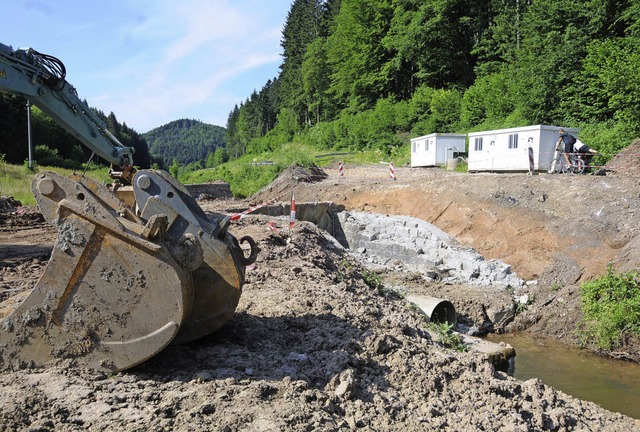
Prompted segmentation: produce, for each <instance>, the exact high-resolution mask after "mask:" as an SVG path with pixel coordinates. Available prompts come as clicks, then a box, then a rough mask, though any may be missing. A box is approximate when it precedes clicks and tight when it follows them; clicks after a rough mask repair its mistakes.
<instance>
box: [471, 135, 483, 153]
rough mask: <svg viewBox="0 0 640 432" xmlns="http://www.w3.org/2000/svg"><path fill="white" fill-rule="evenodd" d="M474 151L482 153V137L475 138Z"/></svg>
mask: <svg viewBox="0 0 640 432" xmlns="http://www.w3.org/2000/svg"><path fill="white" fill-rule="evenodd" d="M473 149H474V150H475V151H482V137H478V138H475V139H474V141H473Z"/></svg>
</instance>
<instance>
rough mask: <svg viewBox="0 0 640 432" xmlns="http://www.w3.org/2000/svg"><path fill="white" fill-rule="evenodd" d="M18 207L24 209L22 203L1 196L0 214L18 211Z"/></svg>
mask: <svg viewBox="0 0 640 432" xmlns="http://www.w3.org/2000/svg"><path fill="white" fill-rule="evenodd" d="M18 207H22V203H21V202H20V201H18V200H16V199H14V198H13V197H8V196H0V212H11V211H16V209H17V208H18Z"/></svg>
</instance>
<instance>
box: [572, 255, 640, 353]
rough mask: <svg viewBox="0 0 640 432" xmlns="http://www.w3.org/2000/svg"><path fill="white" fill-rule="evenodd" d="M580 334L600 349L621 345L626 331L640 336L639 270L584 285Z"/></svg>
mask: <svg viewBox="0 0 640 432" xmlns="http://www.w3.org/2000/svg"><path fill="white" fill-rule="evenodd" d="M581 292H582V314H583V320H582V323H581V336H582V342H583V344H587V343H589V342H592V341H594V342H595V343H596V344H597V345H598V346H599V347H600V348H601V349H605V350H609V349H612V348H615V347H618V346H620V344H621V342H622V341H623V339H624V336H625V335H627V334H636V335H640V275H639V274H638V272H637V271H633V272H627V273H619V274H618V273H615V272H614V270H613V268H612V267H609V269H608V270H607V274H606V275H605V276H603V277H601V278H599V279H595V280H593V281H590V282H586V283H584V284H582V286H581Z"/></svg>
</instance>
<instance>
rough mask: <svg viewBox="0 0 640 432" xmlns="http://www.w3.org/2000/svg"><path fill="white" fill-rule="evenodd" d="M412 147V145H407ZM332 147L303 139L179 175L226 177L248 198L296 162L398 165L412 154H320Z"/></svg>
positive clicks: (193, 179) (196, 179)
mask: <svg viewBox="0 0 640 432" xmlns="http://www.w3.org/2000/svg"><path fill="white" fill-rule="evenodd" d="M407 148H408V146H407ZM330 153H333V152H332V151H322V152H320V151H318V150H316V149H313V148H311V147H309V146H305V145H303V144H299V143H292V144H288V145H285V146H283V147H281V148H280V149H278V150H277V151H273V152H265V153H261V154H259V155H255V154H246V155H244V156H242V157H240V158H238V159H235V160H233V161H229V162H227V163H225V164H222V165H220V166H218V167H215V168H207V169H201V170H196V171H193V172H190V173H187V174H185V175H183V176H181V177H180V178H179V180H180V181H181V182H182V183H207V182H213V181H220V180H222V181H225V182H227V183H229V185H230V187H231V192H232V193H233V195H234V196H237V197H241V198H246V197H249V196H251V195H253V194H254V193H256V192H258V191H259V190H260V189H262V188H263V187H265V186H267V185H268V184H269V183H271V182H272V181H273V180H275V178H276V177H278V175H279V174H280V173H281V172H282V171H283V170H285V169H286V168H288V167H290V166H292V165H298V166H304V167H310V166H312V165H317V166H320V167H323V166H328V165H331V164H333V163H335V162H336V161H342V162H345V163H378V162H380V161H383V160H384V161H387V162H391V161H392V160H391V158H392V157H393V156H397V157H398V159H397V161H396V160H393V162H394V163H395V164H396V166H400V165H401V164H405V163H408V161H409V158H408V157H406V156H405V155H402V154H395V155H392V156H389V155H385V154H384V153H383V152H381V151H376V150H372V151H365V152H356V153H349V152H346V151H345V152H343V153H346V154H341V155H334V156H327V157H318V158H317V157H316V156H322V155H323V154H330Z"/></svg>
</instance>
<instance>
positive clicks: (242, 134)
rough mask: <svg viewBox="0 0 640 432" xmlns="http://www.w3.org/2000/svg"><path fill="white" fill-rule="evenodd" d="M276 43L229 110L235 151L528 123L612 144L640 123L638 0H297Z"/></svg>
mask: <svg viewBox="0 0 640 432" xmlns="http://www.w3.org/2000/svg"><path fill="white" fill-rule="evenodd" d="M281 46H282V49H283V52H282V57H283V61H282V64H281V66H280V72H279V74H278V76H277V77H275V78H273V79H272V80H269V81H268V82H267V83H266V84H265V85H264V86H263V87H262V89H261V90H260V91H254V92H253V93H252V94H251V95H250V96H249V97H248V98H247V99H246V100H245V101H244V102H242V103H241V104H239V106H236V107H234V109H233V110H232V111H231V112H230V113H229V117H228V121H227V143H228V152H229V154H230V155H239V154H243V153H245V152H249V153H260V152H263V151H269V150H273V149H275V148H277V147H279V146H281V145H282V144H284V143H286V142H289V141H291V140H293V139H297V140H301V141H304V142H306V143H308V144H312V145H314V146H316V147H317V148H320V149H329V148H334V149H340V148H345V149H350V150H360V149H380V150H383V151H387V152H388V151H389V150H390V149H393V148H395V147H398V146H401V145H403V144H406V143H407V142H408V137H410V136H418V135H423V134H428V133H433V132H469V131H476V130H486V129H496V128H503V127H516V126H524V125H530V124H551V125H563V126H572V127H580V129H581V131H582V132H584V133H585V134H587V136H588V137H589V138H590V140H591V141H590V144H591V145H592V146H594V147H595V148H598V149H599V150H601V151H604V152H609V153H614V152H616V151H617V150H619V149H620V148H621V147H624V146H625V145H627V144H629V141H630V139H632V138H633V137H636V136H638V132H639V129H640V109H639V108H640V74H638V73H637V65H639V64H640V0H587V1H582V2H574V1H571V0H535V1H533V0H326V1H320V0H295V1H293V3H292V5H291V9H290V10H289V13H288V15H287V18H286V22H285V24H284V27H283V32H282V40H281Z"/></svg>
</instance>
